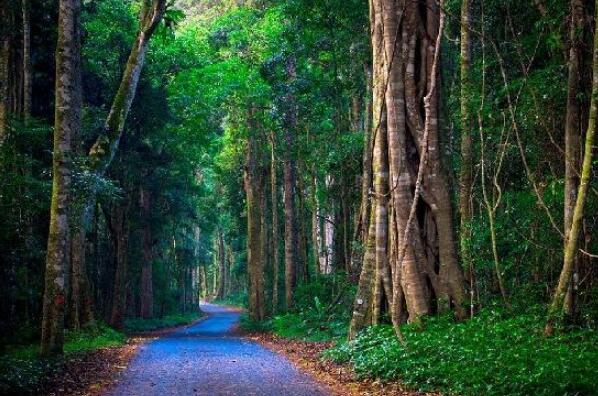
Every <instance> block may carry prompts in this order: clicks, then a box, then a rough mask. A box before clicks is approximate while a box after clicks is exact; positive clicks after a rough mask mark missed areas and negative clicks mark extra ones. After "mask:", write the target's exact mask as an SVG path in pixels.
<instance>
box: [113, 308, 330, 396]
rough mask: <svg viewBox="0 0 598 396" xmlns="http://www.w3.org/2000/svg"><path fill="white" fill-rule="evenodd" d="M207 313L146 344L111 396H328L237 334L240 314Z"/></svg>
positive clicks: (280, 359)
mask: <svg viewBox="0 0 598 396" xmlns="http://www.w3.org/2000/svg"><path fill="white" fill-rule="evenodd" d="M202 310H203V311H204V312H206V313H207V314H208V315H209V316H208V318H206V319H204V320H202V321H200V322H198V323H196V324H194V325H192V326H190V327H187V328H184V329H181V330H177V331H174V332H173V333H170V334H168V335H166V336H164V337H161V338H158V339H156V340H154V341H151V342H149V343H147V344H145V345H143V346H142V347H141V350H140V351H139V353H138V354H137V356H136V357H135V358H134V359H133V361H132V362H131V364H130V365H129V367H128V368H127V370H126V371H125V372H124V373H123V377H122V378H121V380H120V381H119V383H118V384H117V385H116V387H115V388H114V389H113V390H111V391H110V392H108V393H107V396H150V395H160V396H162V395H204V396H231V395H238V396H253V395H255V396H258V395H259V396H270V395H271V396H287V395H288V396H328V393H327V392H325V391H324V389H322V388H321V387H320V386H319V385H318V384H317V383H316V382H315V381H314V380H313V379H312V378H310V377H309V376H307V375H306V374H304V373H302V372H300V371H299V370H297V369H296V368H295V367H294V366H293V365H292V364H291V363H290V362H288V361H287V360H286V359H285V358H284V357H282V356H280V355H277V354H275V353H273V352H271V351H269V350H268V349H265V348H264V347H262V346H261V345H259V344H257V343H254V342H251V341H247V340H244V339H242V338H239V337H236V336H235V335H233V334H231V329H232V328H233V326H234V325H235V324H236V323H237V322H238V320H239V313H237V312H234V311H231V310H230V309H227V308H226V307H221V306H216V305H203V306H202Z"/></svg>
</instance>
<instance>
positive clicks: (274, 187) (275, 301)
mask: <svg viewBox="0 0 598 396" xmlns="http://www.w3.org/2000/svg"><path fill="white" fill-rule="evenodd" d="M270 148H271V152H270V194H271V199H270V200H271V205H272V268H273V271H272V272H273V273H272V277H273V280H272V311H273V312H274V313H277V312H278V309H279V307H280V300H279V290H278V289H279V284H280V262H279V255H278V250H279V237H278V232H279V226H278V183H277V169H278V167H277V166H276V135H275V134H274V132H272V133H271V134H270Z"/></svg>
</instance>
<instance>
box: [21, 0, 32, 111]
mask: <svg viewBox="0 0 598 396" xmlns="http://www.w3.org/2000/svg"><path fill="white" fill-rule="evenodd" d="M21 6H22V15H23V118H24V119H25V122H28V121H29V118H30V117H31V95H32V80H31V79H32V75H31V4H30V0H21Z"/></svg>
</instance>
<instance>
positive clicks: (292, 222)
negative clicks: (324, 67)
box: [283, 57, 299, 309]
mask: <svg viewBox="0 0 598 396" xmlns="http://www.w3.org/2000/svg"><path fill="white" fill-rule="evenodd" d="M286 72H287V78H288V80H289V82H290V84H291V85H292V83H293V82H294V81H295V79H296V71H295V59H294V58H292V57H291V58H289V59H288V60H287V65H286ZM291 89H292V88H289V92H288V93H287V98H286V106H287V108H286V111H285V115H284V123H283V127H284V128H285V131H284V132H285V134H284V140H285V147H284V167H283V173H284V217H285V224H284V225H285V227H284V252H285V254H284V260H285V305H286V309H289V308H290V307H292V305H293V293H294V291H295V285H296V282H297V279H296V268H297V265H298V249H299V238H298V235H297V211H296V208H295V184H296V176H295V173H296V165H295V153H294V149H295V128H296V122H297V119H296V116H297V115H296V109H295V98H294V94H293V93H292V91H291Z"/></svg>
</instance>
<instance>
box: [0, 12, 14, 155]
mask: <svg viewBox="0 0 598 396" xmlns="http://www.w3.org/2000/svg"><path fill="white" fill-rule="evenodd" d="M9 1H10V0H3V1H2V2H1V3H0V22H1V23H2V25H3V26H5V27H6V28H4V29H2V30H1V31H0V35H1V36H0V148H2V146H3V145H4V142H5V140H6V138H7V136H8V113H9V109H10V103H9V77H10V74H9V73H10V67H9V59H10V52H11V51H10V42H11V40H10V33H9V31H8V30H9V28H10V26H12V23H11V17H10V6H9V5H8V2H9Z"/></svg>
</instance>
